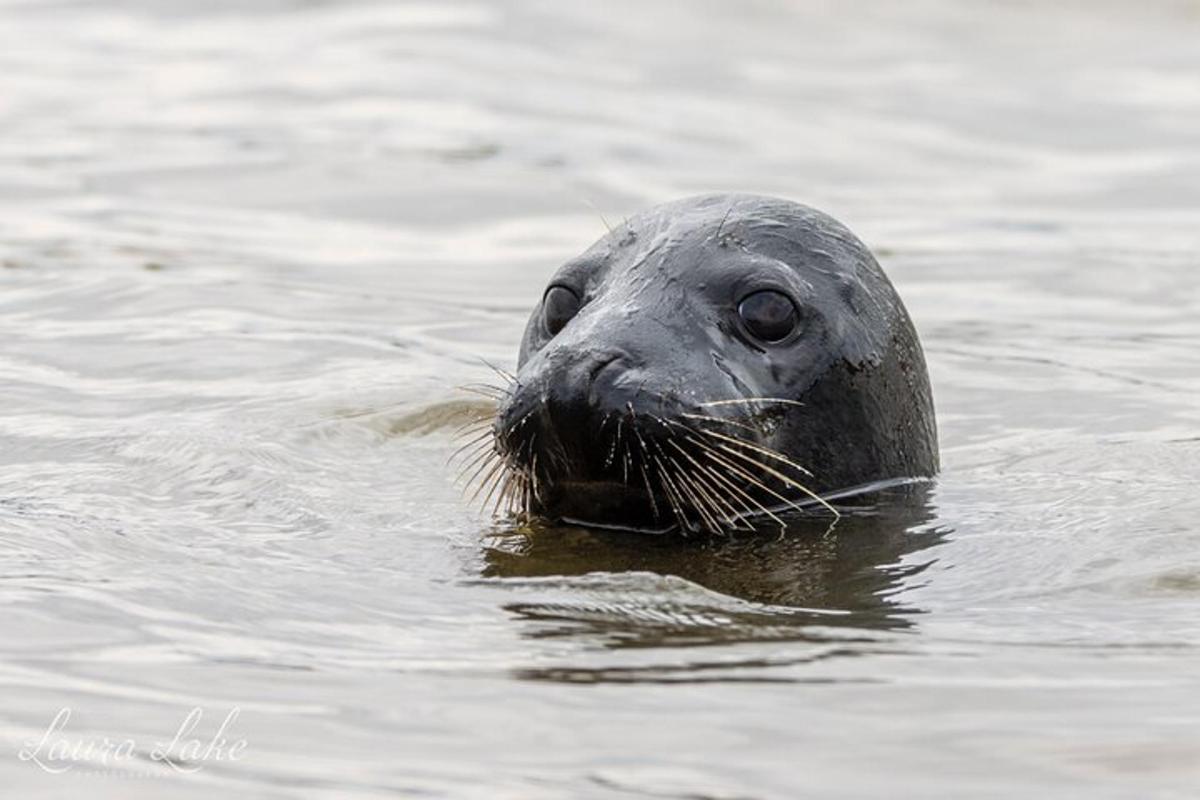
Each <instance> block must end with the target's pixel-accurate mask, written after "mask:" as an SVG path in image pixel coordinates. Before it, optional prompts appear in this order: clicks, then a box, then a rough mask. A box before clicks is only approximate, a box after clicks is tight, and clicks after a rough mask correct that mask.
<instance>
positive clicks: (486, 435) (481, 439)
mask: <svg viewBox="0 0 1200 800" xmlns="http://www.w3.org/2000/svg"><path fill="white" fill-rule="evenodd" d="M490 439H492V432H491V430H490V429H489V430H487V431H485V432H483V433H480V434H477V435H476V436H475V438H474V439H471V440H470V441H468V442H467V443H466V444H464V445H463V446H462V447H460V448H458V449H457V450H455V451H454V452H453V453H451V454H450V457H449V458H447V459H446V464H451V463H453V461H454V459H456V458H458V456H459V454H461V453H462V452H463V451H465V450H469V449H470V448H472V447H478V446H479V445H480V443H486V442H488V441H489V440H490Z"/></svg>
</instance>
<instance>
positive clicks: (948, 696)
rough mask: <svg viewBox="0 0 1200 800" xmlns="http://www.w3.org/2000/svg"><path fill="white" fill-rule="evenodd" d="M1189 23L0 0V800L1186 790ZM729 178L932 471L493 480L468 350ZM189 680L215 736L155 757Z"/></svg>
mask: <svg viewBox="0 0 1200 800" xmlns="http://www.w3.org/2000/svg"><path fill="white" fill-rule="evenodd" d="M201 9H202V10H201ZM1198 42H1200V5H1197V4H1196V3H1195V2H1175V3H1166V2H1156V1H1154V0H1151V1H1150V2H1142V3H1137V4H1132V3H1087V4H1084V3H1082V2H1081V3H1078V4H1067V3H1063V4H1054V5H1053V6H1050V5H1048V4H1037V5H1034V4H1021V3H988V2H979V3H972V4H960V3H950V2H937V1H933V0H931V1H930V2H920V3H906V4H903V5H894V4H884V3H868V2H859V3H854V4H852V5H844V4H824V3H816V2H794V3H782V2H778V3H776V2H758V1H755V2H747V3H737V4H733V3H723V4H717V3H705V4H703V5H698V4H686V3H672V2H665V1H660V2H645V1H644V0H643V2H638V3H633V2H617V3H604V4H563V3H551V2H536V0H514V1H513V2H506V3H502V4H499V3H498V4H494V5H485V4H470V5H468V4H458V3H437V4H428V5H408V4H398V3H386V4H378V5H374V4H368V3H355V2H346V3H318V2H263V3H259V4H255V5H253V6H252V7H249V8H247V7H246V4H243V3H208V4H203V6H201V5H197V4H191V3H182V2H167V1H166V0H164V1H163V2H148V0H141V1H140V2H139V1H138V0H128V1H127V2H111V3H106V4H92V3H69V2H25V1H23V0H7V1H6V2H3V3H0V89H2V91H0V131H2V133H0V260H2V263H3V269H0V287H2V290H0V341H2V342H3V344H2V345H0V386H2V387H3V392H4V400H5V402H4V404H3V407H2V408H0V600H2V602H3V608H4V614H3V617H2V621H0V634H2V635H0V686H2V687H3V689H2V697H3V703H2V704H0V745H2V746H3V750H2V751H0V752H2V755H0V785H3V786H4V787H5V789H4V794H5V796H14V797H32V796H47V797H48V796H62V797H78V796H87V797H147V798H157V797H162V796H165V795H169V796H172V797H211V796H214V795H215V796H237V797H305V798H313V797H324V798H352V797H353V798H360V797H361V798H374V797H391V796H435V797H437V796H448V797H479V798H484V797H486V798H494V797H514V798H516V797H519V798H538V797H547V798H549V797H564V796H572V797H589V798H590V797H594V798H625V797H654V798H661V797H700V796H703V797H754V798H765V797H772V798H791V797H796V796H817V797H865V796H879V795H885V794H886V795H887V796H905V797H929V796H934V795H941V796H970V797H992V796H994V797H1002V796H1003V797H1012V796H1046V795H1053V796H1062V797H1084V796H1086V797H1138V798H1144V797H1153V796H1157V797H1171V798H1176V797H1192V796H1196V794H1195V793H1196V792H1197V791H1200V788H1198V787H1200V614H1198V613H1197V611H1198V608H1200V526H1198V525H1197V522H1196V519H1197V517H1198V514H1200V498H1198V497H1197V492H1196V488H1197V485H1198V482H1200V401H1198V398H1200V146H1198V142H1200V79H1198V78H1197V75H1200V45H1198V44H1197V43H1198ZM713 190H742V191H755V192H763V193H770V194H778V195H783V196H786V197H791V198H794V199H797V200H801V201H804V202H808V203H810V204H813V205H816V206H818V207H820V208H823V209H825V210H827V211H829V212H831V213H833V214H834V215H836V216H837V217H839V218H840V219H842V220H844V221H845V222H846V223H847V224H848V225H850V226H851V227H852V228H853V229H854V230H855V231H856V232H858V233H859V234H860V235H861V236H862V237H863V238H864V239H865V240H866V241H867V242H868V243H869V244H870V245H871V246H872V247H873V248H874V249H875V250H876V252H877V253H878V254H879V256H880V260H881V261H882V262H883V264H884V266H885V267H886V269H887V270H888V271H889V273H890V275H891V276H892V278H893V280H894V282H895V283H896V285H897V286H898V288H899V290H900V292H901V294H902V295H903V297H904V298H905V300H906V302H907V304H908V306H909V309H910V311H911V312H912V315H913V317H914V319H915V320H916V323H917V326H918V328H919V330H920V332H921V335H922V337H923V340H924V342H925V345H926V350H927V355H928V359H929V362H930V372H931V375H932V379H933V383H934V389H935V396H936V401H937V405H938V409H939V420H940V424H941V432H942V444H943V450H942V460H943V464H944V472H943V474H942V476H941V478H940V479H939V481H938V482H937V484H936V486H934V487H933V488H932V489H931V491H930V492H929V495H928V497H927V498H926V500H925V502H924V503H923V504H921V505H920V506H919V507H918V508H915V509H913V508H908V509H907V510H905V509H904V508H903V507H900V506H898V505H895V504H889V503H886V502H885V503H883V504H881V505H880V506H879V507H878V508H876V509H875V511H874V512H869V510H868V511H863V512H861V513H859V514H856V515H854V516H852V517H851V518H849V519H848V520H846V522H845V524H844V525H842V526H839V527H838V528H837V529H835V530H834V531H833V532H831V533H828V534H827V533H826V532H825V531H824V530H801V531H798V532H797V533H796V534H794V535H792V536H788V537H784V538H782V539H780V538H775V537H758V538H748V537H744V536H743V537H739V538H735V539H733V540H730V541H713V542H693V543H687V544H684V545H679V544H678V543H675V544H672V545H667V544H664V543H663V542H661V541H658V540H653V539H649V538H645V537H620V536H618V537H612V536H609V537H602V536H597V535H594V534H588V533H584V532H581V531H569V530H562V531H553V530H549V531H541V532H540V533H538V534H537V535H532V536H527V535H523V534H521V533H519V532H513V531H512V530H510V529H507V528H505V527H504V526H503V525H501V526H495V525H493V524H492V523H490V522H489V521H488V520H487V519H486V518H484V517H481V516H480V515H479V514H478V513H477V511H476V510H475V509H473V508H472V507H471V506H469V505H467V504H465V503H464V502H463V501H462V500H461V499H460V497H459V494H458V492H457V490H456V489H455V488H454V487H453V485H452V478H453V471H452V470H449V469H447V468H446V467H445V466H444V463H445V459H446V456H447V455H448V454H449V452H450V450H451V441H452V440H451V435H450V432H449V425H448V423H449V422H451V421H453V420H455V419H458V418H461V417H462V414H463V407H462V406H461V405H454V404H455V403H460V404H461V403H462V402H464V400H463V397H462V395H460V394H457V393H456V392H455V391H454V387H455V386H457V385H459V384H462V383H466V382H470V381H473V380H479V379H481V378H486V376H487V375H488V372H487V369H486V368H485V367H483V366H482V365H481V363H480V361H479V358H480V357H483V358H487V359H489V360H492V361H494V362H496V363H498V364H502V365H509V366H511V365H512V363H513V361H514V359H515V350H516V345H517V342H518V339H519V335H520V331H521V329H522V326H523V324H524V319H525V316H526V314H527V310H528V308H529V306H530V305H531V303H532V302H533V301H534V299H535V298H536V297H537V295H538V294H539V293H540V291H541V288H542V284H543V281H544V280H545V279H546V278H547V277H548V276H549V275H550V274H551V272H552V271H553V270H554V268H555V267H556V266H557V265H558V264H559V263H560V262H561V260H562V259H564V258H566V257H568V256H570V255H572V254H574V253H576V252H578V251H580V250H582V249H583V248H584V247H585V246H586V245H587V244H589V243H590V242H591V241H593V240H594V239H595V238H597V237H598V236H599V235H601V234H602V233H603V230H604V228H603V224H602V222H601V220H600V215H601V214H603V215H604V216H605V217H606V218H607V219H609V220H610V221H611V220H619V219H620V218H621V217H622V216H623V215H624V214H627V213H630V212H632V211H633V210H635V209H638V208H642V207H645V206H647V205H650V204H652V203H655V202H659V201H663V200H666V199H670V198H674V197H677V196H682V195H687V194H691V193H698V192H704V191H713ZM194 708H199V709H201V711H202V714H203V717H202V719H200V720H198V721H197V720H194V722H195V727H194V728H193V729H190V730H185V734H184V735H183V736H182V737H181V738H182V742H183V744H184V745H186V743H187V742H188V741H190V740H197V741H198V740H200V739H201V738H203V739H204V741H205V742H207V741H208V739H209V737H211V736H214V735H216V732H217V729H218V727H219V724H220V722H221V721H222V719H223V718H225V717H226V716H227V715H228V714H229V713H230V712H232V711H233V710H235V709H236V710H237V712H238V713H237V715H236V718H235V719H233V720H232V722H231V724H230V725H229V726H227V728H226V731H225V733H226V734H228V736H227V738H228V740H229V741H228V742H227V743H226V744H227V745H230V746H231V743H234V742H237V741H242V742H244V745H243V747H242V749H241V750H239V751H237V753H236V755H237V756H238V757H236V758H233V757H225V758H222V757H219V756H221V755H226V756H228V755H230V754H229V752H228V751H223V752H222V753H217V754H215V755H214V754H213V753H212V752H209V753H207V754H206V755H204V756H203V757H195V756H197V752H196V751H195V750H192V751H187V750H182V749H178V748H176V745H175V744H171V740H172V737H173V736H174V735H175V733H176V731H177V730H178V729H179V728H180V726H181V725H185V727H186V723H185V720H186V719H187V716H188V714H189V713H190V712H191V710H192V709H194ZM61 709H68V710H69V719H68V720H67V721H66V722H65V724H64V725H62V726H60V729H59V730H58V731H57V733H55V734H52V735H50V734H46V731H47V728H48V727H51V726H52V721H53V720H54V719H55V716H56V715H57V714H59V713H60V710H61ZM43 736H49V738H50V740H51V744H53V743H54V742H57V743H58V746H59V747H60V748H62V747H67V746H74V747H82V746H84V745H86V744H88V743H89V742H90V743H92V744H93V745H95V747H96V749H93V751H92V753H91V756H90V758H89V757H87V756H86V755H79V754H77V753H76V754H74V755H70V756H69V757H67V756H63V753H62V751H61V750H60V751H57V753H56V752H55V751H51V750H47V749H42V750H41V751H40V752H39V751H38V746H37V742H38V741H39V740H40V739H41V738H42V737H43ZM103 740H108V741H110V742H112V743H121V742H125V741H130V742H132V743H133V744H132V746H131V748H130V750H129V751H122V752H120V753H118V755H119V756H120V757H117V756H111V755H110V756H109V757H105V756H103V754H102V753H101V752H100V750H99V749H98V748H99V746H100V745H99V744H97V743H98V742H99V743H102V742H103ZM164 744H165V749H163V752H164V753H166V755H168V756H170V757H171V759H173V760H171V759H156V758H154V752H155V750H156V748H158V747H159V746H161V745H164ZM114 746H115V745H114ZM31 751H32V753H33V756H36V757H32V758H31V757H28V756H29V755H30V752H31ZM22 753H24V757H23V756H22ZM189 756H191V757H192V758H190V760H189ZM39 761H40V762H42V766H41V767H39V763H38V762H39ZM168 761H169V762H170V763H168ZM43 767H49V768H53V769H58V768H65V771H64V772H62V773H61V774H50V772H49V771H48V770H47V769H45V768H43Z"/></svg>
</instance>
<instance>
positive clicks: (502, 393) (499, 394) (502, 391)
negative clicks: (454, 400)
mask: <svg viewBox="0 0 1200 800" xmlns="http://www.w3.org/2000/svg"><path fill="white" fill-rule="evenodd" d="M455 388H456V389H458V391H460V392H470V393H472V394H486V396H487V397H492V398H494V399H496V400H502V399H504V398H505V397H507V396H508V395H509V394H511V393H512V385H511V384H510V385H508V386H497V385H496V384H494V383H463V384H460V385H458V386H457V387H455Z"/></svg>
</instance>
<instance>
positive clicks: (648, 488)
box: [638, 464, 662, 520]
mask: <svg viewBox="0 0 1200 800" xmlns="http://www.w3.org/2000/svg"><path fill="white" fill-rule="evenodd" d="M638 466H639V467H640V468H641V471H642V479H643V480H644V481H645V482H646V496H647V497H649V498H650V510H651V511H652V512H653V513H654V518H655V519H656V520H657V519H660V518H661V516H662V515H661V514H659V511H658V501H657V500H655V499H654V489H653V488H651V486H650V476H649V475H648V474H647V473H646V465H645V464H639V465H638Z"/></svg>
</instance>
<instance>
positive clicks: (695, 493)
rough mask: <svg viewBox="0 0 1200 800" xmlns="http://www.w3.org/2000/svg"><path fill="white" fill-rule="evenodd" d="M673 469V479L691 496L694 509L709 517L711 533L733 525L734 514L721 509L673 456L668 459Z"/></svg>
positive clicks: (719, 531)
mask: <svg viewBox="0 0 1200 800" xmlns="http://www.w3.org/2000/svg"><path fill="white" fill-rule="evenodd" d="M668 460H669V462H670V463H671V465H672V466H673V468H674V470H675V480H676V481H677V482H678V483H679V484H680V485H681V486H683V488H684V489H685V490H687V491H688V493H689V494H690V495H691V496H692V499H693V501H694V507H695V508H696V511H697V512H698V513H700V514H702V515H705V516H707V517H708V519H709V523H710V524H709V529H710V530H711V531H712V533H713V534H721V533H724V532H725V531H726V529H727V528H730V527H732V526H733V525H734V519H735V518H736V515H734V516H733V517H730V516H729V515H728V514H727V513H726V512H724V511H722V510H721V509H720V507H719V506H718V504H717V503H716V501H714V500H713V498H712V497H711V496H710V495H709V494H708V492H707V491H705V489H704V487H703V486H701V485H700V483H699V482H698V481H697V480H696V477H695V476H694V475H689V474H688V473H687V472H686V471H684V469H683V468H682V467H681V466H680V465H679V462H677V461H676V460H675V459H674V458H669V459H668Z"/></svg>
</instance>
